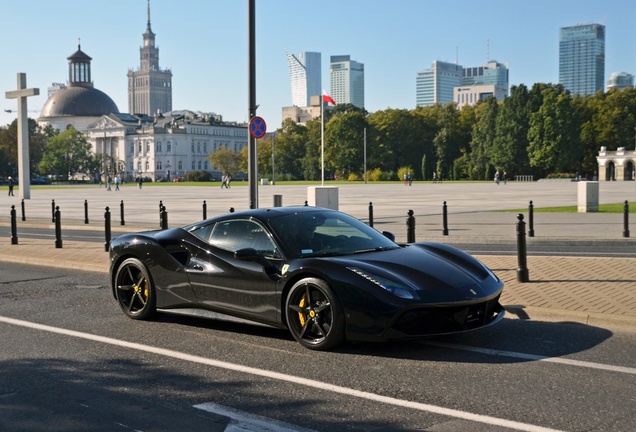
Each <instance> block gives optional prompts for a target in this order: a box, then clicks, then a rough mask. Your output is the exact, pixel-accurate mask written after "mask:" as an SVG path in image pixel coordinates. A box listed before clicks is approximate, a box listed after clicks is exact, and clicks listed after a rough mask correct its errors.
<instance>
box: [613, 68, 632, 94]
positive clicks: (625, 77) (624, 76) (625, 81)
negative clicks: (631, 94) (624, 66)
mask: <svg viewBox="0 0 636 432" xmlns="http://www.w3.org/2000/svg"><path fill="white" fill-rule="evenodd" d="M628 87H634V75H632V74H628V73H627V72H614V73H612V74H611V75H610V77H609V79H608V80H607V90H608V91H609V90H611V89H624V88H628Z"/></svg>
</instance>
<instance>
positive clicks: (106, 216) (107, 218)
mask: <svg viewBox="0 0 636 432" xmlns="http://www.w3.org/2000/svg"><path fill="white" fill-rule="evenodd" d="M104 234H105V236H106V241H105V242H104V251H106V252H108V250H109V249H110V209H109V208H108V207H106V212H105V213H104Z"/></svg>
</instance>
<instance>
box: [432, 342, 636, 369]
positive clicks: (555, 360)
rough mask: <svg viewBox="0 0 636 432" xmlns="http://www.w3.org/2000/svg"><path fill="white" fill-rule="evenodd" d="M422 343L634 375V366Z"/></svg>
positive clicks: (447, 344)
mask: <svg viewBox="0 0 636 432" xmlns="http://www.w3.org/2000/svg"><path fill="white" fill-rule="evenodd" d="M424 344H425V345H431V346H436V347H439V348H449V349H456V350H462V351H471V352H476V353H479V354H486V355H491V356H495V357H512V358H518V359H523V360H532V361H543V362H548V363H560V364H566V365H568V366H576V367H584V368H589V369H600V370H604V371H610V372H620V373H626V374H631V375H636V368H632V367H626V366H614V365H607V364H603V363H593V362H586V361H580V360H571V359H566V358H560V357H546V356H541V355H536V354H526V353H520V352H513V351H500V350H494V349H489V348H479V347H472V346H467V345H457V344H451V343H444V342H424Z"/></svg>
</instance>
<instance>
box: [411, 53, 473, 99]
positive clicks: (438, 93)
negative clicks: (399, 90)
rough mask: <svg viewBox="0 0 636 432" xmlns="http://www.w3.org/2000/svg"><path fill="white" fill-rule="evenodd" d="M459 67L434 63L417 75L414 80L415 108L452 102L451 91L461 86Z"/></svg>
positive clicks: (452, 64) (460, 68) (461, 70)
mask: <svg viewBox="0 0 636 432" xmlns="http://www.w3.org/2000/svg"><path fill="white" fill-rule="evenodd" d="M462 72H463V68H462V66H461V65H458V64H456V63H447V62H443V61H434V62H433V64H432V65H431V68H430V69H426V70H423V71H421V72H418V73H417V76H416V79H415V85H416V93H415V103H416V105H417V106H430V105H434V104H436V103H441V104H446V103H449V102H453V89H454V88H455V87H457V86H460V85H461V84H462Z"/></svg>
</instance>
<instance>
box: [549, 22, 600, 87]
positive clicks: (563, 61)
mask: <svg viewBox="0 0 636 432" xmlns="http://www.w3.org/2000/svg"><path fill="white" fill-rule="evenodd" d="M559 83H560V84H562V85H563V87H564V88H565V89H566V90H569V91H570V92H571V93H576V94H580V95H589V94H594V93H596V92H597V91H599V90H603V86H604V85H605V26H604V25H601V24H580V25H575V26H572V27H562V28H561V38H560V41H559Z"/></svg>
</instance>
